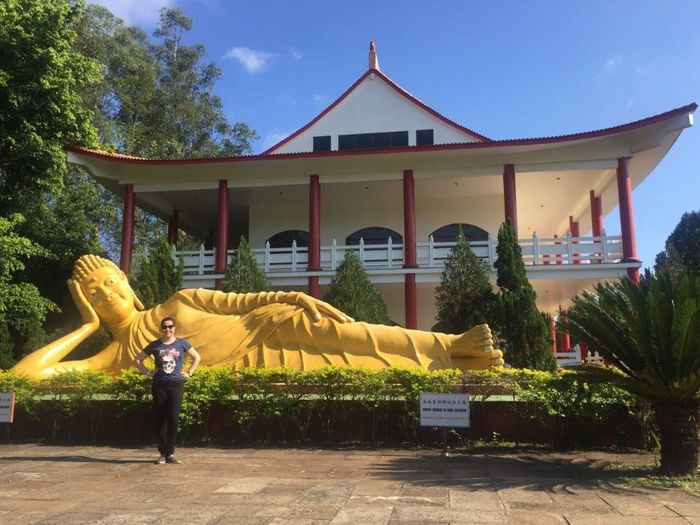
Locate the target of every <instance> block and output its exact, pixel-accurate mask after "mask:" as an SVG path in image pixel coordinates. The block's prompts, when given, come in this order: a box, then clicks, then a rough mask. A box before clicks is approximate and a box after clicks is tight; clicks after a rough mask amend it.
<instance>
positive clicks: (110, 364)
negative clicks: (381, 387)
mask: <svg viewBox="0 0 700 525" xmlns="http://www.w3.org/2000/svg"><path fill="white" fill-rule="evenodd" d="M68 288H69V290H70V292H71V295H72V297H73V300H74V302H75V304H76V306H77V307H78V309H79V311H80V313H81V315H82V318H83V324H82V326H80V327H79V328H77V329H76V330H74V331H72V332H70V333H69V334H67V335H65V336H63V337H61V338H60V339H58V340H56V341H54V342H52V343H49V344H47V345H46V346H44V347H42V348H39V349H38V350H36V351H34V352H32V353H31V354H29V355H27V356H26V357H24V358H23V359H22V360H21V361H20V362H19V363H17V365H16V366H15V367H14V370H16V371H19V372H22V373H25V374H26V375H28V376H29V377H31V378H34V379H43V378H47V377H49V376H51V375H52V374H55V373H58V372H63V371H67V370H86V369H92V370H105V371H108V372H111V373H116V374H118V373H119V372H120V371H121V370H123V369H126V368H129V367H131V366H133V359H134V357H135V356H136V355H137V354H138V353H139V352H140V351H141V350H143V349H144V348H145V347H146V345H147V344H148V343H149V342H151V341H153V340H154V339H157V338H158V337H159V335H160V331H159V327H160V321H161V319H163V318H164V317H173V318H175V320H176V322H177V329H178V337H182V338H184V339H187V340H188V341H189V342H190V344H191V345H192V346H193V347H194V348H196V349H197V351H198V352H199V354H200V355H201V356H202V361H201V362H202V364H204V365H218V364H225V365H231V366H234V367H236V368H240V367H249V366H251V367H252V366H257V367H268V368H269V367H277V366H288V367H291V368H295V369H298V370H311V369H315V368H320V367H323V366H328V365H337V366H364V367H367V368H373V369H377V368H385V367H390V366H417V367H422V368H425V369H427V370H437V369H442V368H459V369H462V370H468V369H484V368H489V367H498V366H502V365H503V359H502V358H503V354H502V353H501V351H500V350H495V349H494V348H493V338H492V336H491V330H490V329H489V327H488V325H485V324H483V325H479V326H476V327H474V328H472V329H471V330H469V331H467V332H465V333H463V334H459V335H449V334H443V333H437V332H425V331H421V330H408V329H404V328H401V327H398V326H384V325H375V324H368V323H363V322H355V321H354V320H353V319H351V318H350V317H348V316H347V315H345V314H343V312H341V311H340V310H338V309H336V308H334V307H333V306H331V305H330V304H328V303H325V302H323V301H320V300H318V299H315V298H313V297H311V296H309V295H307V294H304V293H300V292H261V293H245V294H243V293H224V292H219V291H213V290H206V289H203V288H198V289H185V290H180V291H179V292H176V293H175V294H173V295H172V296H171V297H170V298H169V299H167V300H166V301H165V302H164V303H162V304H160V305H158V306H156V307H154V308H151V309H148V310H146V309H144V307H143V304H141V301H139V299H138V298H137V297H136V295H135V294H134V291H133V290H132V289H131V287H130V286H129V282H128V281H127V278H126V275H124V273H123V272H122V271H121V270H120V269H119V268H118V267H117V266H116V265H115V264H114V263H113V262H112V261H110V260H108V259H104V258H102V257H98V256H96V255H83V256H82V257H80V258H79V259H78V260H77V261H76V263H75V266H74V270H73V276H72V279H69V280H68ZM100 327H102V328H103V329H105V330H107V331H108V332H109V333H110V334H111V336H112V339H113V340H112V342H111V343H109V344H108V345H107V346H106V347H105V348H104V349H102V350H101V351H100V352H98V353H97V354H95V355H94V356H92V357H90V358H87V359H83V360H74V361H70V360H69V361H62V359H63V358H65V357H66V356H67V355H68V354H69V353H70V352H71V351H72V350H73V349H74V348H76V347H77V346H78V345H79V344H80V343H81V342H83V341H84V340H85V339H87V337H88V336H90V335H91V334H93V333H95V332H96V331H97V330H98V329H99V328H100Z"/></svg>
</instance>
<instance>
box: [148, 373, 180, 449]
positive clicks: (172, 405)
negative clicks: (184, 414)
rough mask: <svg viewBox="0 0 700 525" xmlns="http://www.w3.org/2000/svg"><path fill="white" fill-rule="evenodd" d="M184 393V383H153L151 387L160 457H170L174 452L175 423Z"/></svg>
mask: <svg viewBox="0 0 700 525" xmlns="http://www.w3.org/2000/svg"><path fill="white" fill-rule="evenodd" d="M184 392H185V382H184V381H154V382H153V385H152V387H151V393H152V394H153V408H154V409H155V412H156V434H157V435H158V451H159V452H160V455H161V456H171V455H172V454H173V453H174V452H175V440H176V439H177V422H178V418H179V416H180V406H181V405H182V394H183V393H184Z"/></svg>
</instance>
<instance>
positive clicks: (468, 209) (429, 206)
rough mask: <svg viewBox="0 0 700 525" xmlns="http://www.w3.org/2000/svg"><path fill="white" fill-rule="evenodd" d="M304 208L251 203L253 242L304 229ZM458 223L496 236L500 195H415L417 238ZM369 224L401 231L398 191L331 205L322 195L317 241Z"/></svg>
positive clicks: (423, 239) (343, 235) (257, 245)
mask: <svg viewBox="0 0 700 525" xmlns="http://www.w3.org/2000/svg"><path fill="white" fill-rule="evenodd" d="M397 186H398V185H397ZM328 204H330V203H328ZM308 213H309V212H308V205H306V204H302V205H300V204H299V203H298V202H292V203H289V204H286V205H285V204H282V205H264V204H260V205H256V206H251V208H250V242H251V245H252V247H253V248H263V247H264V246H265V241H266V240H267V239H268V238H270V237H271V236H272V235H274V234H276V233H279V232H281V231H284V230H295V229H298V230H304V231H308V228H309V217H308ZM457 222H462V223H468V224H473V225H475V226H479V227H480V228H483V229H484V230H486V231H488V232H489V233H490V234H491V236H492V237H494V238H495V237H496V235H497V233H498V228H499V227H500V225H501V223H502V222H503V197H502V196H500V195H486V196H478V197H448V198H445V197H440V198H427V197H420V196H419V197H416V241H417V242H427V241H428V236H429V235H430V234H431V233H432V232H433V231H435V230H436V229H438V228H440V227H441V226H445V225H447V224H452V223H457ZM370 226H381V227H384V228H390V229H392V230H394V231H396V232H397V233H399V234H400V235H402V236H403V233H404V227H403V200H402V196H401V195H399V196H398V197H394V198H389V197H386V198H382V196H375V197H374V198H367V199H366V200H363V202H361V203H358V202H345V203H339V202H333V203H332V205H324V201H323V199H322V200H321V245H323V246H329V245H330V244H331V243H332V242H333V239H334V238H335V240H336V242H337V243H338V244H344V243H345V238H346V237H347V236H348V235H350V234H351V233H353V232H355V231H357V230H359V229H361V228H367V227H370Z"/></svg>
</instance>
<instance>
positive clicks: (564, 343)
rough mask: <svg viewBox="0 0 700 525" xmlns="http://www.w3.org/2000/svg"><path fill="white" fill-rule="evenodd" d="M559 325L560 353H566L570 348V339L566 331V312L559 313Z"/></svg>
mask: <svg viewBox="0 0 700 525" xmlns="http://www.w3.org/2000/svg"><path fill="white" fill-rule="evenodd" d="M559 324H561V327H562V331H561V351H562V352H568V351H569V348H570V347H571V337H569V332H568V331H567V324H566V312H559Z"/></svg>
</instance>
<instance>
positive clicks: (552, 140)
mask: <svg viewBox="0 0 700 525" xmlns="http://www.w3.org/2000/svg"><path fill="white" fill-rule="evenodd" d="M372 72H374V73H375V74H377V75H378V76H380V78H382V79H385V80H386V81H387V82H391V80H389V79H388V78H387V77H385V76H384V75H383V74H382V73H381V72H380V71H377V70H374V71H373V70H370V71H368V72H367V73H365V75H363V76H362V77H360V79H359V80H358V81H357V82H356V83H355V84H354V85H353V87H351V88H350V89H349V90H348V92H349V91H351V90H352V89H353V88H354V86H355V85H357V84H358V83H359V82H361V81H362V80H363V79H364V78H365V77H366V76H367V75H368V74H370V73H372ZM392 84H393V83H392ZM394 86H396V85H395V84H394ZM396 89H399V90H400V89H401V88H400V87H398V86H396ZM348 92H346V93H344V94H343V95H341V97H340V98H339V99H338V100H337V101H336V102H334V104H337V103H338V102H339V101H340V100H341V99H342V98H343V97H344V96H347V94H348ZM402 92H404V91H403V90H402ZM404 93H406V96H410V97H412V95H410V94H408V93H407V92H404ZM413 100H415V101H416V102H418V103H420V104H423V103H422V102H420V101H418V100H417V99H415V98H413ZM332 107H333V104H331V106H329V107H328V108H327V109H326V110H324V112H322V113H321V114H319V116H317V117H316V119H314V120H313V121H311V122H310V123H309V124H307V125H306V126H305V127H304V128H300V129H299V130H298V131H296V132H295V133H293V134H292V135H290V136H289V137H287V138H286V139H284V140H283V141H282V142H280V143H278V144H277V145H275V146H273V147H272V148H270V149H268V150H266V151H265V152H263V153H261V154H257V155H239V156H235V157H197V158H184V159H162V158H145V157H138V156H134V155H127V154H122V153H114V152H110V151H104V150H99V149H92V148H85V147H79V146H66V147H65V150H66V151H67V152H71V153H74V154H77V155H80V156H87V157H95V158H99V159H103V160H107V161H112V162H115V163H123V164H141V165H146V164H161V165H177V164H206V163H237V162H255V161H272V160H282V159H303V158H326V157H346V156H363V155H378V154H388V153H411V152H415V153H418V152H439V151H450V150H480V149H491V148H504V147H509V146H546V145H550V144H552V145H554V144H558V143H566V142H575V141H580V140H585V139H596V138H604V137H609V136H615V135H618V134H621V133H626V132H629V131H634V130H637V129H641V128H645V127H647V126H651V125H654V124H657V123H661V122H664V121H666V120H671V119H673V118H676V117H679V116H682V115H688V114H690V115H691V118H692V113H694V112H695V110H696V109H697V107H698V105H697V104H696V103H694V102H693V103H691V104H688V105H685V106H681V107H679V108H676V109H672V110H670V111H666V112H664V113H659V114H657V115H653V116H650V117H646V118H643V119H640V120H635V121H633V122H629V123H626V124H619V125H616V126H611V127H607V128H601V129H597V130H592V131H583V132H577V133H570V134H565V135H554V136H546V137H531V138H515V139H500V140H493V139H488V138H486V137H484V136H482V135H478V134H476V133H475V132H473V131H470V130H468V129H467V128H461V127H460V128H459V129H461V130H462V131H466V132H468V133H471V134H472V135H473V136H475V137H478V138H479V141H478V142H457V143H451V144H435V145H429V146H401V147H392V148H373V149H353V150H339V151H316V152H312V151H308V152H295V153H274V152H272V151H273V150H274V149H276V148H277V147H279V146H280V145H281V144H283V143H284V142H286V141H288V140H290V139H291V138H293V137H294V136H295V135H297V134H299V133H301V132H302V131H303V130H304V129H306V128H307V127H309V126H310V125H311V124H313V122H315V121H316V120H318V119H319V118H320V117H321V116H323V115H324V114H325V113H327V112H328V111H329V110H330V109H331V108H332ZM425 107H426V108H427V107H428V106H425ZM431 111H432V110H431ZM435 114H436V115H437V116H440V118H442V119H443V120H444V121H445V122H448V123H451V124H452V125H454V126H455V127H459V125H458V124H456V123H454V122H452V121H450V120H449V119H446V118H445V117H442V116H441V115H439V114H438V113H435Z"/></svg>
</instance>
